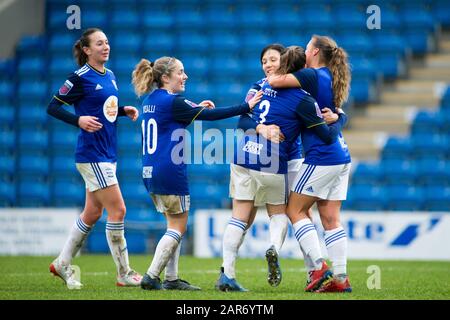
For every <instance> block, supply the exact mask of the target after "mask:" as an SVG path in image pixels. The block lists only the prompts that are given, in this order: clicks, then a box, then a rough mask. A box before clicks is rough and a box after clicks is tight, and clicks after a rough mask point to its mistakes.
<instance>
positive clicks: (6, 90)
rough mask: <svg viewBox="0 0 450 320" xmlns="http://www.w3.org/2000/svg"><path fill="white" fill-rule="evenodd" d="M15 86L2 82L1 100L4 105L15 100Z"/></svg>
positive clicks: (0, 83) (9, 82) (0, 89)
mask: <svg viewBox="0 0 450 320" xmlns="http://www.w3.org/2000/svg"><path fill="white" fill-rule="evenodd" d="M14 91H15V86H14V84H13V83H12V82H11V81H6V80H2V81H1V82H0V99H1V101H2V103H5V102H6V103H8V102H12V101H13V98H14Z"/></svg>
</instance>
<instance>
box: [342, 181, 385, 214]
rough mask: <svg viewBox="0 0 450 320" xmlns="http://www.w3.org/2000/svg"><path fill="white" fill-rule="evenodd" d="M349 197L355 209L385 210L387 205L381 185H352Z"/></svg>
mask: <svg viewBox="0 0 450 320" xmlns="http://www.w3.org/2000/svg"><path fill="white" fill-rule="evenodd" d="M347 198H348V200H349V202H350V203H351V207H350V208H351V209H353V210H360V211H376V210H384V209H385V207H386V203H385V202H386V199H385V192H384V189H383V188H381V187H379V186H374V185H370V184H369V185H355V186H352V185H351V186H350V189H349V192H348V197H347Z"/></svg>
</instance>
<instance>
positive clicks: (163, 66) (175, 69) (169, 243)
mask: <svg viewBox="0 0 450 320" xmlns="http://www.w3.org/2000/svg"><path fill="white" fill-rule="evenodd" d="M187 78H188V77H187V75H186V73H185V71H184V67H183V64H182V62H181V61H180V60H178V59H176V58H173V57H162V58H159V59H157V60H156V61H155V62H150V61H148V60H146V59H142V60H141V62H140V63H139V64H138V65H137V66H136V68H135V70H134V71H133V84H134V87H135V91H136V93H137V95H138V96H142V95H143V94H146V93H149V94H148V95H147V96H146V97H145V98H144V100H143V102H142V111H143V120H142V142H143V144H142V147H143V149H142V165H143V168H142V177H143V180H144V184H145V186H146V188H147V191H148V192H149V193H150V195H151V197H152V200H153V203H154V204H155V207H156V209H157V210H158V211H159V212H161V213H163V214H164V216H165V217H166V219H167V231H166V233H165V234H164V236H163V237H162V238H161V239H160V241H159V243H158V245H157V247H156V252H155V255H154V257H153V260H152V263H151V265H150V267H149V268H148V270H147V273H146V274H145V275H144V277H143V279H142V282H141V288H143V289H145V290H159V289H161V288H163V289H166V290H171V289H176V290H200V288H199V287H196V286H193V285H190V284H189V283H188V282H186V281H184V280H181V279H179V277H178V259H179V255H180V248H181V245H180V242H181V238H182V236H183V234H184V233H185V231H186V225H187V219H188V212H189V206H190V196H189V189H188V180H187V172H186V164H185V163H184V159H183V157H184V153H183V148H182V147H181V148H180V145H183V144H184V131H185V130H184V129H185V128H186V127H187V126H188V125H189V124H190V123H191V122H192V121H194V120H219V119H225V118H229V117H233V116H236V115H240V114H244V113H247V112H249V111H250V110H251V109H252V108H253V107H254V106H255V104H256V103H258V102H259V101H260V100H261V96H262V93H261V92H260V93H258V94H256V95H255V96H254V97H253V98H252V99H251V100H250V101H249V102H248V103H243V104H241V105H236V106H232V107H226V108H217V109H216V108H214V107H215V106H214V103H213V102H211V101H209V100H206V101H202V102H201V103H200V104H198V105H197V104H195V103H193V102H191V101H189V100H187V99H186V98H184V97H183V96H182V95H180V93H181V92H183V91H184V90H185V83H186V80H187ZM164 268H166V272H165V280H164V282H163V283H162V285H161V280H160V274H161V272H162V270H163V269H164Z"/></svg>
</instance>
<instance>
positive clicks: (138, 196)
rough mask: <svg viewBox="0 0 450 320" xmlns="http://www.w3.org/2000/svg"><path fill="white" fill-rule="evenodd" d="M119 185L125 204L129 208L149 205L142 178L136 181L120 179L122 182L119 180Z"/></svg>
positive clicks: (149, 201) (148, 197) (149, 199)
mask: <svg viewBox="0 0 450 320" xmlns="http://www.w3.org/2000/svg"><path fill="white" fill-rule="evenodd" d="M119 186H120V190H121V191H122V194H123V198H124V199H125V204H126V205H127V206H129V207H130V208H143V209H144V208H147V207H149V206H150V205H151V198H150V195H149V194H148V192H147V189H146V188H145V186H144V184H143V183H142V180H141V181H139V182H137V181H127V180H124V179H122V182H119Z"/></svg>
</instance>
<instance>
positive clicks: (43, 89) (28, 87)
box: [17, 80, 49, 104]
mask: <svg viewBox="0 0 450 320" xmlns="http://www.w3.org/2000/svg"><path fill="white" fill-rule="evenodd" d="M47 89H48V87H47V83H46V82H38V81H30V82H29V81H25V80H24V81H21V82H20V84H19V87H18V88H17V94H18V96H19V97H20V101H21V102H26V101H29V102H31V103H33V102H34V103H37V104H39V103H43V102H44V101H45V100H48V98H49V97H48V91H47Z"/></svg>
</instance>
